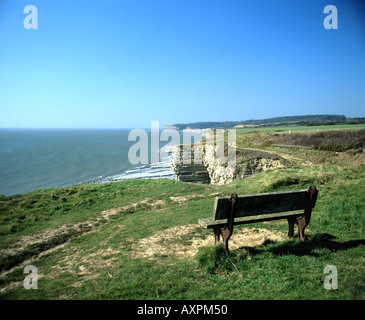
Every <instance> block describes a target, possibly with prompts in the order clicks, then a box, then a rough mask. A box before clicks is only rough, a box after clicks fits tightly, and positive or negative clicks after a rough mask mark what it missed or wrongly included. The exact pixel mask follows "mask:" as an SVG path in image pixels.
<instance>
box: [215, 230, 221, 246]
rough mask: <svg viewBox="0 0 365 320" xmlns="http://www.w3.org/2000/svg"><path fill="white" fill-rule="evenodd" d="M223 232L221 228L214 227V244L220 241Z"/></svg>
mask: <svg viewBox="0 0 365 320" xmlns="http://www.w3.org/2000/svg"><path fill="white" fill-rule="evenodd" d="M220 235H221V232H220V228H214V245H216V244H217V243H218V242H219V238H220Z"/></svg>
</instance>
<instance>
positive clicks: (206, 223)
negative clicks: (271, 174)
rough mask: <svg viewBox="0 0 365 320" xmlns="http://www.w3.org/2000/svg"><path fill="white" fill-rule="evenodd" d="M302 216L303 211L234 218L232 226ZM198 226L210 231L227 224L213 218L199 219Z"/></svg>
mask: <svg viewBox="0 0 365 320" xmlns="http://www.w3.org/2000/svg"><path fill="white" fill-rule="evenodd" d="M303 214H304V211H303V210H293V211H286V212H280V213H265V214H260V215H253V216H246V217H239V218H235V219H234V224H235V225H239V224H246V223H254V222H261V221H270V220H277V219H285V218H288V217H299V216H301V215H303ZM199 224H200V225H201V226H202V227H204V228H206V229H210V228H213V227H223V226H225V225H226V224H227V219H218V220H215V219H214V218H205V219H199Z"/></svg>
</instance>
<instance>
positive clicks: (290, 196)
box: [213, 190, 314, 220]
mask: <svg viewBox="0 0 365 320" xmlns="http://www.w3.org/2000/svg"><path fill="white" fill-rule="evenodd" d="M229 198H230V197H216V198H215V204H214V210H213V218H214V219H215V220H220V219H227V217H228V216H227V215H228V213H229V212H230V211H231V207H232V204H231V202H230V201H229ZM309 203H310V198H309V193H308V191H307V190H299V191H284V192H271V193H258V194H250V195H242V196H240V195H239V196H238V199H237V201H236V203H235V206H234V216H235V217H236V218H238V217H246V216H255V215H261V214H269V213H277V212H286V211H294V210H301V209H305V208H306V207H308V205H309ZM313 207H314V203H313Z"/></svg>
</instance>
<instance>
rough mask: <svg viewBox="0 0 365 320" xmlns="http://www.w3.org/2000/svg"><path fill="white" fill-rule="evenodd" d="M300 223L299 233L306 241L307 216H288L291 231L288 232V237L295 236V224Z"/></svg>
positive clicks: (301, 238)
mask: <svg viewBox="0 0 365 320" xmlns="http://www.w3.org/2000/svg"><path fill="white" fill-rule="evenodd" d="M295 223H296V224H298V235H299V237H300V240H302V241H304V229H305V227H306V226H307V219H306V218H305V217H301V218H299V219H298V218H288V224H289V232H288V238H293V236H294V224H295Z"/></svg>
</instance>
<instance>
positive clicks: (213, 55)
mask: <svg viewBox="0 0 365 320" xmlns="http://www.w3.org/2000/svg"><path fill="white" fill-rule="evenodd" d="M27 5H34V6H35V7H36V8H37V14H38V29H26V28H25V27H24V20H25V19H27V17H28V16H29V14H30V12H29V13H24V8H25V7H26V6H27ZM327 5H335V6H336V8H337V10H338V29H329V30H327V29H326V28H325V27H324V24H323V22H324V19H325V18H326V16H328V15H329V13H324V12H323V11H324V8H325V7H326V6H327ZM364 17H365V1H355V0H305V1H304V0H301V1H299V0H285V1H284V0H265V1H263V0H256V1H252V0H77V1H75V0H72V1H71V0H62V1H55V0H0V128H148V127H150V125H151V121H159V124H160V126H161V127H163V126H164V125H170V124H174V123H189V122H198V121H234V120H237V121H239V120H248V119H264V118H270V117H279V116H290V115H308V114H341V115H345V116H347V117H365V19H364ZM29 22H30V21H29ZM332 22H333V21H332Z"/></svg>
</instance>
